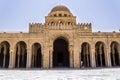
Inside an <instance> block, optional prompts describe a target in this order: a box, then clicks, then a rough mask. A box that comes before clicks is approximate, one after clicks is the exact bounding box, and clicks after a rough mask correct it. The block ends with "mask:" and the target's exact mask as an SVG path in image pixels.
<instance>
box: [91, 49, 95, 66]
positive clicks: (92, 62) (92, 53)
mask: <svg viewBox="0 0 120 80" xmlns="http://www.w3.org/2000/svg"><path fill="white" fill-rule="evenodd" d="M90 60H91V61H90V62H91V67H93V68H94V67H96V62H95V61H96V59H95V48H92V49H91V54H90Z"/></svg>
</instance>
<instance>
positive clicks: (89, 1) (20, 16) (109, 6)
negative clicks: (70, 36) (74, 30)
mask: <svg viewBox="0 0 120 80" xmlns="http://www.w3.org/2000/svg"><path fill="white" fill-rule="evenodd" d="M60 3H61V4H62V5H65V6H67V7H68V8H69V9H70V11H71V12H72V13H73V15H75V16H76V17H77V23H78V22H79V23H90V22H91V23H92V27H93V31H94V32H97V31H102V32H112V31H119V29H120V0H0V32H4V31H6V32H20V31H22V32H28V28H29V26H28V24H29V23H30V22H39V23H41V22H42V23H44V19H45V16H47V15H48V13H49V12H50V10H51V9H52V8H53V7H55V6H56V5H58V4H60Z"/></svg>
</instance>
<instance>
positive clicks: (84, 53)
mask: <svg viewBox="0 0 120 80" xmlns="http://www.w3.org/2000/svg"><path fill="white" fill-rule="evenodd" d="M81 47H82V50H81V63H80V64H81V67H90V66H91V65H90V45H89V44H88V43H86V42H85V43H83V44H82V46H81Z"/></svg>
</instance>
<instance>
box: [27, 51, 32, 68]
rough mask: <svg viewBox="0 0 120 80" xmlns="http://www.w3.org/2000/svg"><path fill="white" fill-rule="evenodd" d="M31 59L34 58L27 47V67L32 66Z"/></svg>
mask: <svg viewBox="0 0 120 80" xmlns="http://www.w3.org/2000/svg"><path fill="white" fill-rule="evenodd" d="M31 59H32V54H31V51H30V49H27V64H26V68H31Z"/></svg>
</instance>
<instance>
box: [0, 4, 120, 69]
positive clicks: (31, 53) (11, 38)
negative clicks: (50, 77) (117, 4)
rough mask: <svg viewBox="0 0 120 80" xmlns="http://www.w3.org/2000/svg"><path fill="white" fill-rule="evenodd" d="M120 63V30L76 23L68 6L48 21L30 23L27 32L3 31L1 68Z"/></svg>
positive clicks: (60, 7) (0, 36)
mask: <svg viewBox="0 0 120 80" xmlns="http://www.w3.org/2000/svg"><path fill="white" fill-rule="evenodd" d="M117 66H120V33H119V32H100V31H99V32H92V24H91V23H76V16H74V15H73V14H72V13H71V11H70V10H69V9H68V8H67V7H66V6H64V5H57V6H55V7H54V8H53V9H52V10H51V11H50V13H49V14H48V15H47V16H45V23H29V32H27V33H23V32H20V33H7V32H4V33H0V68H45V69H49V68H88V67H90V68H97V67H117Z"/></svg>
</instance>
